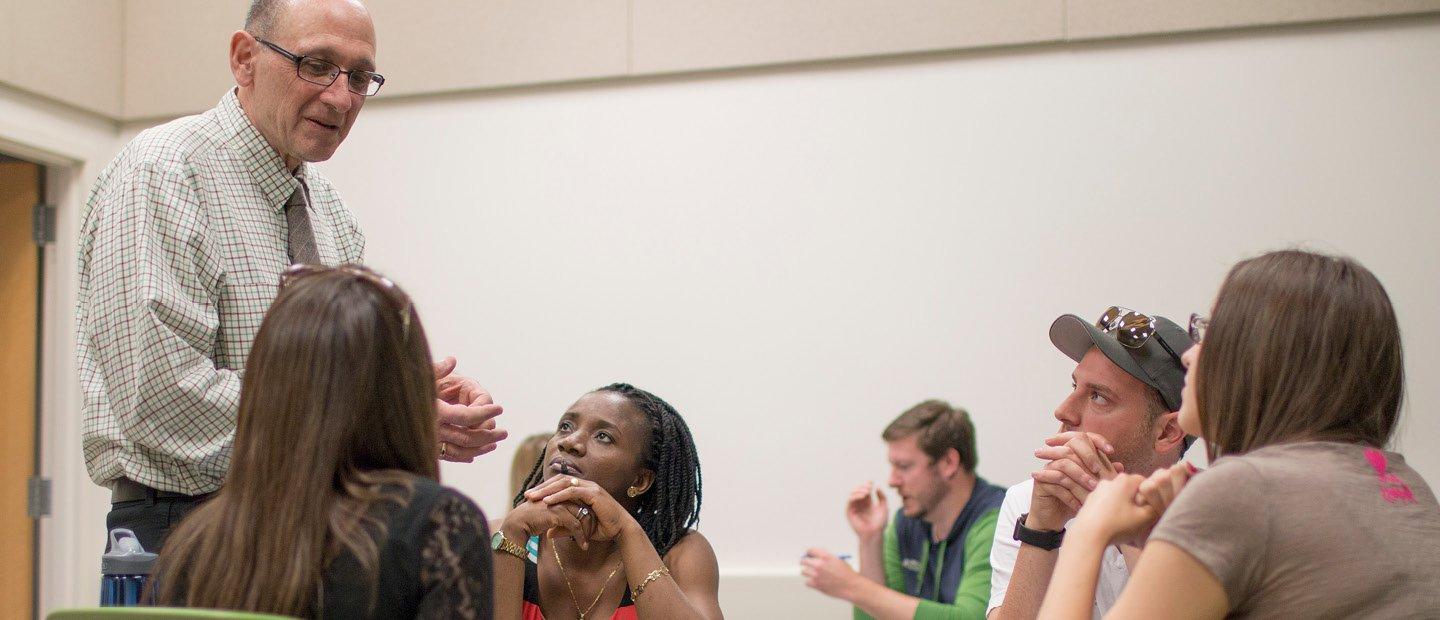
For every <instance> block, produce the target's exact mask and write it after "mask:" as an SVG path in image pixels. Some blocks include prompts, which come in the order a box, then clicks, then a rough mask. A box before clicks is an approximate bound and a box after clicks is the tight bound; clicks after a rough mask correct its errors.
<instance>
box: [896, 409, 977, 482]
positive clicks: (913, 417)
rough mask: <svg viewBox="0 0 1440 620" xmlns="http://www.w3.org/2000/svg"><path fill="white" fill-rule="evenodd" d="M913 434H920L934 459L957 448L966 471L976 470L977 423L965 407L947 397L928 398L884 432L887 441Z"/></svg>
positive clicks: (929, 454)
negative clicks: (962, 407)
mask: <svg viewBox="0 0 1440 620" xmlns="http://www.w3.org/2000/svg"><path fill="white" fill-rule="evenodd" d="M911 435H917V436H918V437H917V439H916V443H918V444H920V449H921V450H922V451H924V452H925V454H926V456H929V457H930V459H931V460H940V459H942V458H945V453H947V452H949V451H950V449H951V448H954V449H955V451H956V452H958V453H960V465H961V466H963V467H964V468H965V471H967V472H970V473H972V474H973V473H975V462H976V455H975V425H974V424H972V423H971V422H970V414H969V413H966V411H965V410H964V409H961V408H960V407H955V406H952V405H951V404H950V403H947V402H945V401H943V400H938V399H931V400H927V401H925V402H923V403H920V404H918V405H915V406H914V407H911V408H910V409H909V410H908V411H906V412H905V413H902V414H900V417H898V418H895V421H893V422H891V423H890V425H889V426H886V427H885V432H883V433H880V437H881V438H882V439H884V440H885V441H898V440H900V439H904V438H906V437H909V436H911Z"/></svg>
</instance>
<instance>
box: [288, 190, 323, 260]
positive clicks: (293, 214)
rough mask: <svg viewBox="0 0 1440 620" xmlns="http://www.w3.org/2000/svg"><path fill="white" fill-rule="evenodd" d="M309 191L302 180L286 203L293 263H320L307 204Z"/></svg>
mask: <svg viewBox="0 0 1440 620" xmlns="http://www.w3.org/2000/svg"><path fill="white" fill-rule="evenodd" d="M307 193H308V192H306V188H305V181H300V187H297V188H295V193H293V194H290V200H288V201H286V203H285V223H286V224H287V225H288V227H289V229H290V235H289V237H290V239H289V243H288V244H287V245H288V249H289V251H290V264H292V265H293V264H295V263H304V264H307V265H319V264H320V253H319V252H316V251H315V233H314V231H312V230H310V213H309V209H308V208H307V206H306V205H307V204H308V203H309V199H308V197H307V196H306V194H307Z"/></svg>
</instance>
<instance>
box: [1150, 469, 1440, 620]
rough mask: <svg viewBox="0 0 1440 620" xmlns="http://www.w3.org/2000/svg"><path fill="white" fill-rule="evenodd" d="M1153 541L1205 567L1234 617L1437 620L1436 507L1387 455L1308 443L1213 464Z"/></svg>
mask: <svg viewBox="0 0 1440 620" xmlns="http://www.w3.org/2000/svg"><path fill="white" fill-rule="evenodd" d="M1150 539H1151V540H1163V541H1165V542H1168V543H1170V544H1173V545H1175V546H1177V547H1179V548H1181V549H1183V550H1185V551H1186V552H1188V553H1189V554H1190V555H1192V556H1194V557H1195V559H1196V560H1199V562H1200V563H1201V564H1202V565H1204V566H1205V567H1206V568H1208V569H1209V570H1210V572H1211V573H1213V574H1214V575H1215V577H1216V578H1217V579H1219V581H1220V584H1221V585H1222V586H1224V588H1225V595H1226V597H1227V598H1228V599H1229V603H1230V616H1231V617H1285V618H1360V617H1364V618H1437V617H1440V506H1437V505H1436V503H1435V494H1434V493H1433V492H1431V490H1430V486H1429V485H1427V484H1425V480H1424V479H1422V478H1421V477H1420V475H1419V474H1417V473H1415V470H1413V469H1410V467H1409V466H1408V465H1406V464H1405V459H1404V457H1402V456H1400V455H1399V454H1395V453H1393V452H1384V451H1381V450H1377V449H1374V448H1368V447H1366V446H1362V445H1358V444H1342V443H1329V442H1305V443H1294V444H1284V445H1275V446H1267V447H1265V448H1261V449H1259V450H1255V451H1253V452H1250V453H1248V454H1245V455H1242V456H1231V457H1224V458H1220V459H1218V460H1216V462H1215V464H1214V466H1213V467H1211V468H1210V469H1209V470H1206V471H1204V472H1201V473H1200V474H1198V475H1197V476H1195V478H1194V479H1193V480H1191V481H1190V483H1189V484H1188V485H1187V486H1186V487H1185V489H1184V490H1183V491H1182V492H1181V493H1180V496H1179V497H1178V498H1177V499H1176V500H1175V503H1174V505H1172V506H1171V507H1170V509H1169V510H1167V511H1166V512H1165V516H1164V517H1162V518H1161V519H1160V523H1159V525H1157V526H1156V528H1155V531H1154V533H1152V534H1151V535H1150Z"/></svg>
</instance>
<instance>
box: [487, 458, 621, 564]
mask: <svg viewBox="0 0 1440 620" xmlns="http://www.w3.org/2000/svg"><path fill="white" fill-rule="evenodd" d="M524 497H525V501H524V502H522V503H521V504H520V505H519V506H516V507H515V508H514V509H513V510H511V511H510V513H509V514H507V515H506V516H505V521H504V523H503V524H502V525H501V529H502V531H503V530H506V529H512V528H513V530H512V531H514V532H516V533H523V535H524V536H526V537H529V536H538V535H541V534H544V535H546V536H553V537H570V538H574V539H575V542H576V544H578V545H580V548H582V549H589V548H590V542H591V541H607V540H615V539H617V538H620V536H621V534H623V533H624V532H625V530H626V528H627V527H632V526H633V527H634V528H636V529H638V528H639V527H640V525H639V522H637V521H635V517H633V516H631V515H630V513H629V512H627V511H626V510H625V508H624V507H623V506H621V505H620V503H619V502H617V501H615V498H614V497H612V496H611V495H610V493H609V492H607V491H606V490H605V489H603V488H601V487H600V485H598V484H595V483H594V482H591V481H589V480H586V479H584V478H576V477H574V476H569V475H565V474H556V475H554V476H551V477H550V478H549V479H547V480H545V481H544V482H541V483H540V484H538V485H535V487H534V488H532V489H530V490H528V491H526V492H525V494H524Z"/></svg>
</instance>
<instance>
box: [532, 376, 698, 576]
mask: <svg viewBox="0 0 1440 620" xmlns="http://www.w3.org/2000/svg"><path fill="white" fill-rule="evenodd" d="M595 391H596V392H613V393H615V394H619V395H621V396H624V397H625V399H626V400H627V401H629V402H630V404H631V405H634V406H635V408H636V409H638V410H639V411H640V412H641V413H643V414H644V415H645V418H646V421H647V422H648V423H649V427H650V441H649V443H647V444H646V449H645V455H644V458H643V459H642V460H641V462H642V463H643V467H645V468H646V469H649V470H650V471H653V472H655V482H654V484H652V485H651V486H650V490H649V491H648V492H646V493H644V494H643V495H641V496H640V497H638V498H636V499H637V500H638V503H637V504H636V505H635V507H634V509H633V510H634V513H633V514H634V515H635V520H636V521H637V522H639V523H640V527H641V528H643V529H644V530H645V535H646V536H647V537H648V538H649V539H650V544H651V545H653V546H654V547H655V552H656V553H659V554H660V555H661V556H664V555H665V554H666V553H668V552H669V551H670V548H671V547H674V546H675V543H677V542H679V541H680V539H681V538H683V537H684V536H685V534H687V533H689V531H690V528H692V527H694V526H695V524H696V523H698V522H699V521H700V502H701V499H702V496H703V493H702V490H701V477H700V455H699V453H698V452H696V450H695V440H694V438H693V437H691V436H690V427H689V426H688V425H686V424H685V419H684V418H682V417H680V413H679V412H678V411H675V408H674V407H671V406H670V403H667V402H665V401H664V400H662V399H661V398H660V397H659V396H656V395H654V394H651V393H650V392H647V391H645V390H642V389H640V388H637V387H635V386H633V385H630V384H628V383H612V384H610V385H607V386H605V387H602V388H599V389H597V390H595ZM544 463H545V452H544V451H543V450H542V451H541V453H540V457H539V458H537V459H535V465H534V466H533V467H531V468H530V475H529V476H526V478H525V484H524V485H522V486H521V491H520V494H518V495H516V496H515V500H514V503H513V505H515V506H519V505H520V503H521V502H524V501H525V495H524V493H525V491H527V490H529V489H530V488H531V487H534V486H535V485H537V484H539V483H541V482H543V481H544V480H545V472H544Z"/></svg>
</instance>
